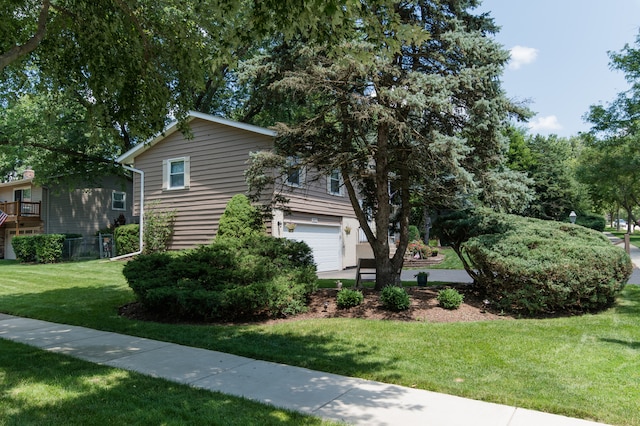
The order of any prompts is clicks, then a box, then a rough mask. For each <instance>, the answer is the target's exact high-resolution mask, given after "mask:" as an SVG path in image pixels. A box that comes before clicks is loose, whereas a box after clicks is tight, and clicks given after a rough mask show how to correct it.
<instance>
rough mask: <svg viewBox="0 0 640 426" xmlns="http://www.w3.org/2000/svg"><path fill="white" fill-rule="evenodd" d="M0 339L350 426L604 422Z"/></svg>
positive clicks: (150, 352)
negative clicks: (341, 422) (352, 425)
mask: <svg viewBox="0 0 640 426" xmlns="http://www.w3.org/2000/svg"><path fill="white" fill-rule="evenodd" d="M0 338H3V339H7V340H11V341H14V342H20V343H25V344H28V345H31V346H35V347H38V348H41V349H43V350H46V351H49V352H55V353H59V354H65V355H70V356H73V357H76V358H81V359H84V360H87V361H90V362H95V363H97V364H102V365H108V366H111V367H117V368H122V369H126V370H132V371H137V372H140V373H143V374H146V375H149V376H153V377H161V378H165V379H168V380H171V381H174V382H178V383H183V384H187V385H190V386H193V387H196V388H202V389H208V390H212V391H220V392H223V393H226V394H231V395H237V396H242V397H245V398H248V399H252V400H256V401H259V402H263V403H266V404H271V405H274V406H278V407H283V408H287V409H290V410H295V411H299V412H302V413H307V414H312V415H316V416H320V417H323V418H327V419H332V420H338V421H344V422H347V423H350V424H356V425H403V426H410V425H426V424H428V425H430V426H456V425H460V426H467V425H474V426H538V425H545V426H589V425H591V426H593V425H598V424H602V423H593V422H589V421H585V420H580V419H573V418H569V417H563V416H557V415H553V414H547V413H542V412H538V411H531V410H526V409H522V408H516V407H510V406H506V405H499V404H493V403H488V402H481V401H475V400H471V399H466V398H460V397H457V396H451V395H444V394H438V393H434V392H428V391H423V390H419V389H412V388H407V387H402V386H396V385H389V384H385V383H378V382H372V381H368V380H362V379H356V378H351V377H343V376H338V375H335V374H329V373H323V372H318V371H313V370H308V369H305V368H299V367H291V366H287V365H282V364H276V363H272V362H265V361H256V360H253V359H250V358H244V357H240V356H235V355H229V354H225V353H221V352H215V351H209V350H204V349H197V348H191V347H187V346H181V345H176V344H172V343H166V342H161V341H156V340H150V339H144V338H140V337H132V336H126V335H122V334H116V333H109V332H105V331H97V330H92V329H88V328H84V327H77V326H69V325H63V324H55V323H50V322H46V321H40V320H33V319H26V318H19V317H14V316H10V315H3V314H0Z"/></svg>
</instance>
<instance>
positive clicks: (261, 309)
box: [123, 235, 317, 321]
mask: <svg viewBox="0 0 640 426" xmlns="http://www.w3.org/2000/svg"><path fill="white" fill-rule="evenodd" d="M123 273H124V275H125V277H126V279H127V281H128V283H129V286H130V287H131V288H132V289H133V291H134V293H135V294H136V296H137V298H138V300H139V301H140V302H141V303H142V304H143V305H144V306H145V307H146V308H147V309H149V310H151V311H153V312H156V313H158V314H161V315H163V316H165V317H167V318H168V319H183V320H204V321H208V320H216V321H226V320H236V319H252V318H262V317H282V316H287V315H293V314H296V313H298V312H301V311H303V310H305V309H306V302H307V298H308V295H309V294H311V292H313V291H315V290H316V289H317V284H316V279H317V277H316V269H315V264H314V263H313V256H312V253H311V249H310V248H309V246H308V245H306V244H304V243H299V242H295V241H288V240H285V239H277V238H273V237H267V236H264V235H260V236H250V237H247V238H245V239H242V240H232V239H222V240H220V241H218V240H216V242H215V243H214V244H212V245H210V246H202V247H199V248H197V249H193V250H186V251H184V252H181V253H153V254H148V255H142V256H138V257H137V258H136V259H134V260H132V261H130V262H129V263H127V265H125V267H124V269H123Z"/></svg>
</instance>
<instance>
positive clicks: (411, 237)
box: [409, 225, 420, 241]
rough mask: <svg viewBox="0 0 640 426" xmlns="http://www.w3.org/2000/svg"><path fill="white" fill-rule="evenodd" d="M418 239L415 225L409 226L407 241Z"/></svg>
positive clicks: (418, 234) (418, 233) (418, 235)
mask: <svg viewBox="0 0 640 426" xmlns="http://www.w3.org/2000/svg"><path fill="white" fill-rule="evenodd" d="M419 239H420V230H419V229H418V227H417V226H415V225H409V241H415V240H419Z"/></svg>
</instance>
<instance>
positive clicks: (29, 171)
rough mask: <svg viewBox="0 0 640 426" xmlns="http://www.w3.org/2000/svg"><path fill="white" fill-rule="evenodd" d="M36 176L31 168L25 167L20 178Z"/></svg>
mask: <svg viewBox="0 0 640 426" xmlns="http://www.w3.org/2000/svg"><path fill="white" fill-rule="evenodd" d="M35 176H36V173H35V172H34V171H33V170H32V169H27V170H25V171H24V172H22V179H33V178H34V177H35Z"/></svg>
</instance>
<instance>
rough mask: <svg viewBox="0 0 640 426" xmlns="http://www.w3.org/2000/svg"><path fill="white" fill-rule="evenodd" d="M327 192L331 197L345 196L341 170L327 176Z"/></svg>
mask: <svg viewBox="0 0 640 426" xmlns="http://www.w3.org/2000/svg"><path fill="white" fill-rule="evenodd" d="M327 192H328V193H329V194H331V195H339V196H343V195H344V193H343V191H342V176H340V170H334V171H332V172H331V173H330V174H329V175H328V176H327Z"/></svg>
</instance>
